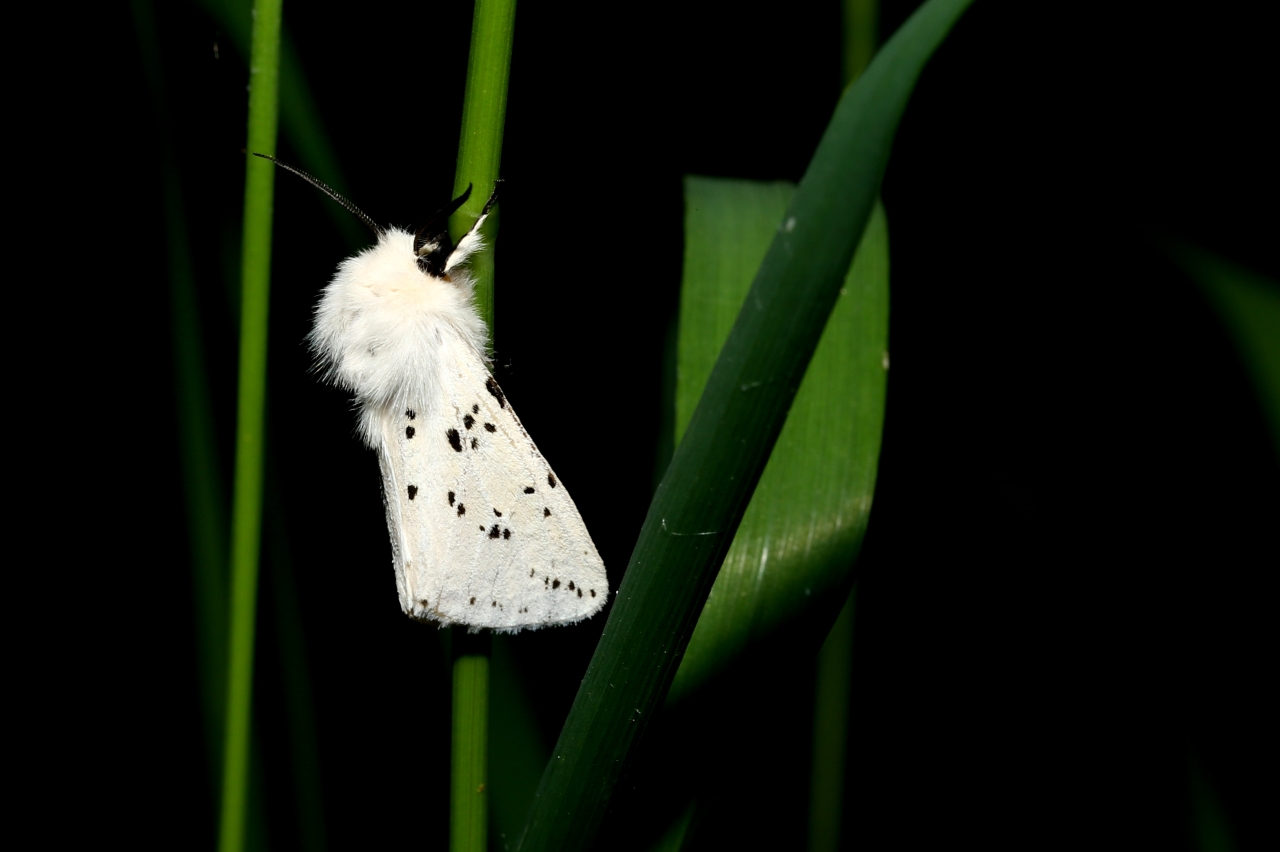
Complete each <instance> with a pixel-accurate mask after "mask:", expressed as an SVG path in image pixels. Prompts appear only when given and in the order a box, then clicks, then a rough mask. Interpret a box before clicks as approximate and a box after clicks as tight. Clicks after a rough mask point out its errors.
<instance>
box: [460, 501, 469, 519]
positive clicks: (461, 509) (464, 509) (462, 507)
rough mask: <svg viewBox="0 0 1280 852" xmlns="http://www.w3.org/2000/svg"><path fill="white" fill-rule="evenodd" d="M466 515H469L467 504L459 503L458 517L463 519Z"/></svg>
mask: <svg viewBox="0 0 1280 852" xmlns="http://www.w3.org/2000/svg"><path fill="white" fill-rule="evenodd" d="M466 513H467V507H466V505H465V504H463V503H459V504H458V517H459V518H461V517H462V516H463V515H465V514H466Z"/></svg>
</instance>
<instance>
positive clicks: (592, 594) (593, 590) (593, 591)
mask: <svg viewBox="0 0 1280 852" xmlns="http://www.w3.org/2000/svg"><path fill="white" fill-rule="evenodd" d="M595 596H596V590H595V589H592V590H591V597H593V598H594V597H595Z"/></svg>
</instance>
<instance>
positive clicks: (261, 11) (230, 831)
mask: <svg viewBox="0 0 1280 852" xmlns="http://www.w3.org/2000/svg"><path fill="white" fill-rule="evenodd" d="M280 7H281V4H280V0H256V2H255V5H254V16H253V48H252V53H251V59H250V63H249V127H248V131H249V132H248V143H247V145H246V146H245V147H246V150H248V151H260V152H262V153H267V154H274V153H275V150H276V128H277V105H278V103H279V94H280V92H279V76H278V70H279V58H280V12H281V8H280ZM245 160H246V163H245V196H244V236H243V242H242V245H243V249H242V254H241V260H240V263H241V288H242V295H241V308H240V310H241V314H240V367H239V382H238V396H237V407H236V462H235V482H234V486H233V489H234V490H233V493H232V501H233V502H232V512H231V601H230V604H231V609H230V627H229V631H228V638H229V646H228V653H227V662H228V668H227V714H226V729H225V730H226V743H225V747H224V750H223V762H222V772H223V776H222V778H223V781H222V817H221V825H220V827H219V836H218V846H219V849H220V850H221V852H240V850H241V849H243V848H244V827H245V806H246V803H247V801H248V795H247V793H248V783H247V782H248V777H249V735H250V732H249V720H250V715H251V701H252V691H253V689H252V687H253V650H254V621H255V617H256V612H257V592H258V560H259V555H260V549H261V540H262V480H263V475H262V461H263V445H264V443H265V441H264V432H265V421H266V416H265V415H266V402H267V399H266V397H267V394H266V389H267V388H266V385H267V306H268V302H269V298H268V296H269V292H270V281H271V209H272V200H273V191H274V187H275V166H273V165H272V164H271V163H270V162H268V161H266V160H263V159H260V158H258V157H251V156H246V157H245Z"/></svg>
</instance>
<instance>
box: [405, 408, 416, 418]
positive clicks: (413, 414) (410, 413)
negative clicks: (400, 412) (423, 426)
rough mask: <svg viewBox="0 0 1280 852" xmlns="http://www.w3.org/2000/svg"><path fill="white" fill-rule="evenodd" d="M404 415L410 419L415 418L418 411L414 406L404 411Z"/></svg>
mask: <svg viewBox="0 0 1280 852" xmlns="http://www.w3.org/2000/svg"><path fill="white" fill-rule="evenodd" d="M404 416H405V417H408V418H409V419H410V420H412V419H413V418H415V417H417V416H418V412H416V411H414V410H413V409H412V408H410V409H409V410H408V411H406V412H405V413H404Z"/></svg>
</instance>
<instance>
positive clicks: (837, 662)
mask: <svg viewBox="0 0 1280 852" xmlns="http://www.w3.org/2000/svg"><path fill="white" fill-rule="evenodd" d="M879 12H880V10H879V2H878V0H844V2H843V4H842V13H843V14H842V21H841V23H842V25H843V26H842V29H843V32H842V36H843V38H842V44H841V57H840V58H841V70H842V72H843V80H842V81H841V82H842V83H843V84H844V85H845V86H846V87H848V86H851V85H853V83H854V81H855V80H857V79H858V76H859V75H860V74H862V72H863V71H864V70H865V69H866V67H867V65H868V64H870V62H871V57H872V56H874V55H875V52H876V41H877V40H878V27H879ZM857 583H858V581H857V579H856V578H855V579H854V585H853V588H851V589H850V590H849V598H848V600H846V601H845V602H844V607H843V608H842V609H841V610H840V616H839V617H838V618H837V619H836V623H835V625H833V626H832V628H831V632H830V633H829V634H827V640H826V641H825V642H823V643H822V647H821V648H820V649H819V650H818V667H817V677H816V683H815V684H814V699H813V756H812V760H811V766H812V769H811V781H810V784H809V852H834V850H836V849H839V848H840V828H841V823H842V822H843V818H844V770H845V757H846V754H847V750H848V747H849V730H848V729H849V706H850V696H851V695H852V692H853V686H852V682H851V681H852V675H853V624H854V607H855V603H856V601H857V597H858V585H857Z"/></svg>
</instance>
